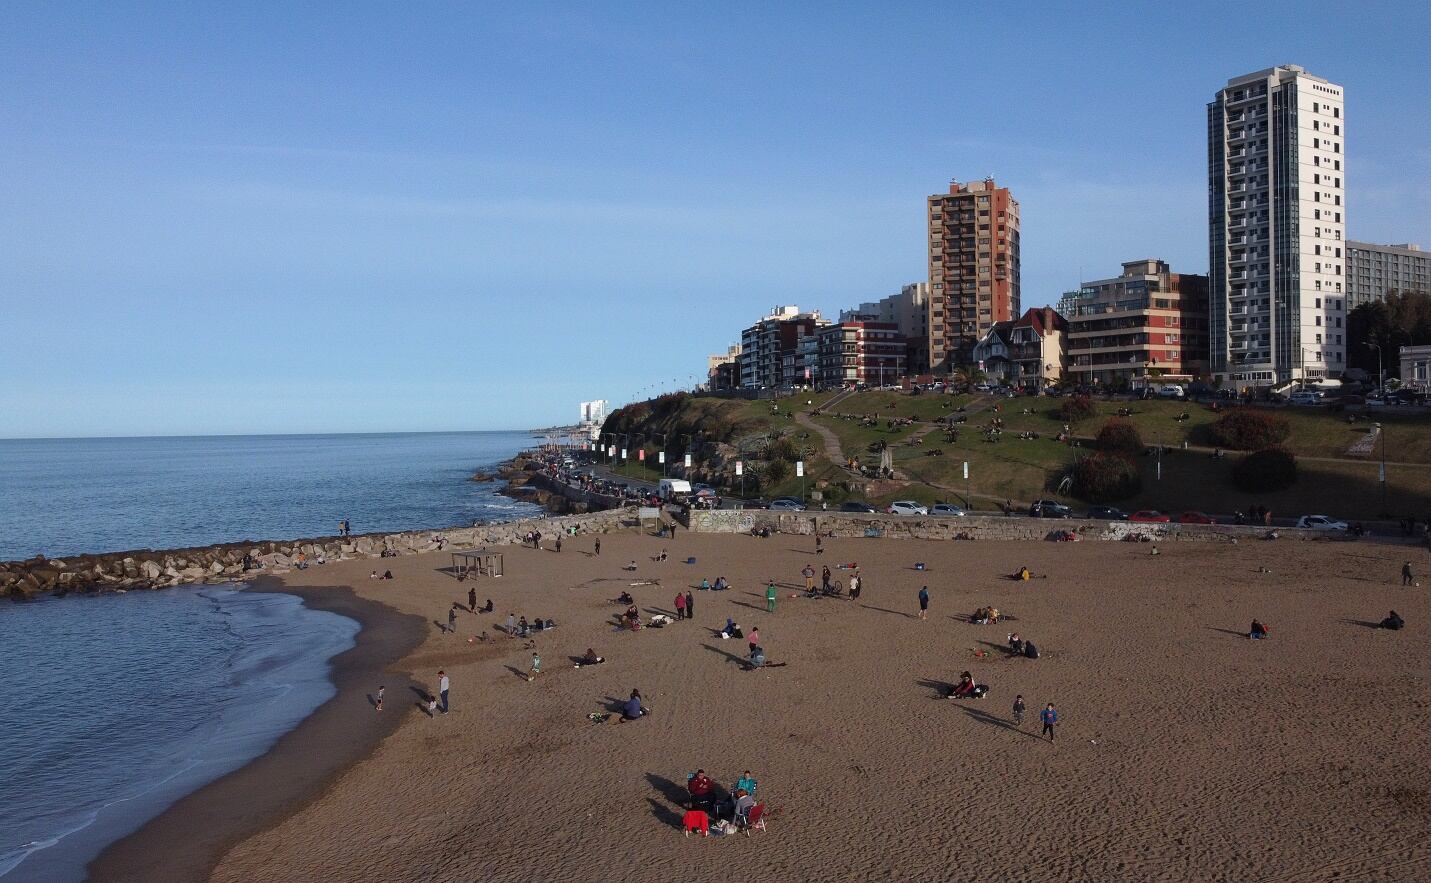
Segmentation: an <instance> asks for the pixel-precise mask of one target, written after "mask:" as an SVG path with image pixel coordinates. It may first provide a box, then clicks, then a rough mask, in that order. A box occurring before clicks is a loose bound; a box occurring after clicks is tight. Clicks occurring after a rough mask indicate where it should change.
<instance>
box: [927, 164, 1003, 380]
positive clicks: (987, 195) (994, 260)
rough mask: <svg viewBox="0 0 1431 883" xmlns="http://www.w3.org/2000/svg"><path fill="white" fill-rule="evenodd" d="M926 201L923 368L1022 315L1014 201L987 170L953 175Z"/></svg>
mask: <svg viewBox="0 0 1431 883" xmlns="http://www.w3.org/2000/svg"><path fill="white" fill-rule="evenodd" d="M928 202H929V205H928V218H929V347H928V359H929V370H931V371H934V372H936V373H940V374H946V373H949V372H951V371H953V370H954V369H955V368H957V367H959V365H961V364H965V363H967V362H968V361H969V360H970V358H971V357H972V354H973V350H974V346H975V345H976V344H978V342H979V340H980V338H982V337H983V336H984V335H985V334H986V333H987V332H988V330H989V328H991V327H992V326H993V324H994V323H995V322H1005V321H1008V320H1010V319H1013V318H1014V317H1016V316H1018V315H1020V307H1019V204H1018V202H1016V201H1015V200H1014V198H1013V197H1012V196H1011V195H1010V194H1009V189H1008V188H1007V187H998V186H996V185H995V184H994V179H993V178H985V179H984V180H982V181H972V182H970V183H968V184H960V183H959V182H957V181H954V182H951V183H950V185H949V192H948V193H936V194H934V195H933V196H931V197H929V200H928Z"/></svg>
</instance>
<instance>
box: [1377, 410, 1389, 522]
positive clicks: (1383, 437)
mask: <svg viewBox="0 0 1431 883" xmlns="http://www.w3.org/2000/svg"><path fill="white" fill-rule="evenodd" d="M1376 429H1377V432H1378V433H1379V434H1380V435H1381V476H1380V477H1381V515H1382V517H1383V518H1385V517H1386V515H1387V512H1386V428H1385V427H1384V426H1382V425H1381V424H1380V423H1378V424H1376Z"/></svg>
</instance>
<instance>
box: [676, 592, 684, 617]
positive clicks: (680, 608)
mask: <svg viewBox="0 0 1431 883" xmlns="http://www.w3.org/2000/svg"><path fill="white" fill-rule="evenodd" d="M685 618H686V596H685V595H682V594H681V593H680V592H677V593H676V619H677V620H681V619H685Z"/></svg>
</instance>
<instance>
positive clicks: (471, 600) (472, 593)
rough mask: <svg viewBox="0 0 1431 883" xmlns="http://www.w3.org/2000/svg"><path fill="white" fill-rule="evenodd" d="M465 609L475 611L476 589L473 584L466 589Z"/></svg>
mask: <svg viewBox="0 0 1431 883" xmlns="http://www.w3.org/2000/svg"><path fill="white" fill-rule="evenodd" d="M467 609H468V610H470V611H471V612H473V613H476V612H477V589H476V587H475V586H474V587H472V588H469V589H468V590H467Z"/></svg>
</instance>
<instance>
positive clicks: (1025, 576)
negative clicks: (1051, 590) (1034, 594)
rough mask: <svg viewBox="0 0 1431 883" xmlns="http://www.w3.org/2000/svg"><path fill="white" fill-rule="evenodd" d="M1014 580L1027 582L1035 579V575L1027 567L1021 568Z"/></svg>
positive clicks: (1016, 572)
mask: <svg viewBox="0 0 1431 883" xmlns="http://www.w3.org/2000/svg"><path fill="white" fill-rule="evenodd" d="M1014 579H1016V580H1022V581H1025V582H1027V581H1028V580H1031V579H1033V574H1032V573H1031V572H1030V571H1029V569H1028V567H1027V566H1025V567H1020V568H1019V569H1018V570H1016V571H1014Z"/></svg>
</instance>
